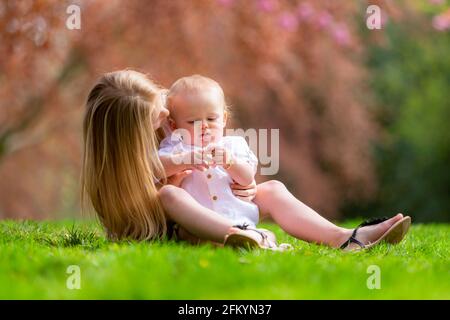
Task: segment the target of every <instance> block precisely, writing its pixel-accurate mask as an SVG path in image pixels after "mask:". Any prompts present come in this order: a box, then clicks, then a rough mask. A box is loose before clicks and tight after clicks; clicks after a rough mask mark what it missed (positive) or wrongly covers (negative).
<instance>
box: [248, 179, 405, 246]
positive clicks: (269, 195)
mask: <svg viewBox="0 0 450 320" xmlns="http://www.w3.org/2000/svg"><path fill="white" fill-rule="evenodd" d="M253 201H254V202H255V203H256V204H257V205H258V207H259V210H260V212H261V215H262V216H264V215H265V214H268V215H270V216H271V217H272V219H273V220H274V221H275V222H276V223H277V224H279V225H280V227H281V228H282V229H283V230H284V231H286V232H287V233H289V234H290V235H292V236H294V237H296V238H298V239H302V240H306V241H310V242H315V243H322V244H326V245H329V246H332V247H339V246H340V245H341V244H342V243H343V242H345V241H346V240H347V239H348V238H349V237H350V235H351V233H352V230H350V229H345V228H341V227H338V226H336V225H335V224H333V223H331V222H330V221H328V220H327V219H325V218H324V217H322V216H321V215H320V214H318V213H317V212H315V211H314V210H313V209H311V208H310V207H308V206H307V205H305V204H304V203H302V202H301V201H300V200H298V199H296V198H295V197H294V196H293V195H292V194H291V193H290V192H289V190H287V188H286V187H285V186H284V184H283V183H281V182H279V181H275V180H272V181H267V182H264V183H261V184H259V185H258V186H257V192H256V197H255V199H254V200H253ZM400 219H402V215H401V214H399V215H396V216H394V217H393V218H391V219H389V220H387V221H385V222H383V223H380V224H378V225H374V226H370V227H364V228H361V229H360V230H359V232H358V234H359V235H360V241H362V242H363V243H369V242H371V241H374V240H375V239H377V238H378V237H379V236H381V234H383V232H384V231H386V230H387V229H389V227H390V226H391V225H392V224H394V223H395V222H397V221H398V220H400Z"/></svg>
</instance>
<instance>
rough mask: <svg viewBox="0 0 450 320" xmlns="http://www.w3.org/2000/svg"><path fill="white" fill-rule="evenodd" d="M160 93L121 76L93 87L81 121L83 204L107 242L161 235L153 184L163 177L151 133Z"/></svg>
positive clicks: (162, 221) (143, 81)
mask: <svg viewBox="0 0 450 320" xmlns="http://www.w3.org/2000/svg"><path fill="white" fill-rule="evenodd" d="M161 101H162V100H161V88H160V87H159V86H157V85H156V84H155V83H153V82H152V81H151V80H150V79H148V78H147V77H146V76H145V75H144V74H142V73H139V72H136V71H132V70H122V71H116V72H111V73H106V74H104V75H103V76H102V77H101V78H100V79H99V80H98V81H97V83H96V84H95V85H94V87H93V88H92V90H91V92H90V93H89V96H88V99H87V102H86V114H85V116H84V128H83V129H84V130H83V131H84V158H83V168H82V181H81V185H82V203H83V204H84V203H85V201H86V200H87V199H89V200H90V202H91V203H92V205H93V207H94V209H95V211H96V212H97V214H98V217H99V218H100V220H101V222H102V224H103V226H104V227H105V229H106V232H107V235H108V238H110V239H124V238H131V239H134V240H150V239H156V238H160V237H162V236H164V235H165V234H166V230H167V226H166V216H165V213H164V210H163V207H162V204H161V202H160V200H159V198H158V190H157V187H156V185H155V181H157V180H158V179H159V178H161V177H163V176H164V169H163V167H162V164H161V162H160V161H159V158H158V140H157V137H156V134H155V129H156V128H154V127H153V120H152V119H155V117H157V115H158V113H159V109H158V108H157V106H158V104H161Z"/></svg>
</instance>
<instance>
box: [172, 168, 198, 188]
mask: <svg viewBox="0 0 450 320" xmlns="http://www.w3.org/2000/svg"><path fill="white" fill-rule="evenodd" d="M191 173H192V170H184V171H181V172H178V173H175V174H174V175H171V176H170V177H168V178H167V183H168V184H172V185H174V186H176V187H180V186H181V183H182V182H183V180H184V178H186V177H187V176H188V175H190V174H191Z"/></svg>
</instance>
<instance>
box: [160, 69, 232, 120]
mask: <svg viewBox="0 0 450 320" xmlns="http://www.w3.org/2000/svg"><path fill="white" fill-rule="evenodd" d="M206 90H211V91H213V92H214V93H216V94H217V95H218V96H219V99H220V101H221V103H222V107H223V111H224V112H227V113H229V109H230V107H229V106H228V105H227V104H226V102H225V94H224V93H223V89H222V87H221V86H220V85H219V83H217V81H214V80H213V79H211V78H208V77H205V76H202V75H199V74H194V75H191V76H187V77H182V78H180V79H178V80H177V81H175V82H174V84H172V86H171V87H170V89H169V91H168V93H167V108H168V109H169V111H172V110H173V108H174V98H175V97H176V96H178V95H181V94H185V93H201V92H204V91H206Z"/></svg>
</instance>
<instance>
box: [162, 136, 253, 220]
mask: <svg viewBox="0 0 450 320" xmlns="http://www.w3.org/2000/svg"><path fill="white" fill-rule="evenodd" d="M218 143H219V144H222V145H223V146H224V147H226V148H227V149H228V150H230V151H231V152H232V153H233V156H234V157H235V158H238V159H243V160H245V161H247V162H248V163H250V164H251V165H252V166H253V167H254V169H255V172H256V168H257V166H258V159H257V158H256V156H255V155H254V153H253V152H252V151H251V149H250V148H249V146H248V144H247V141H246V140H245V139H244V138H243V137H241V136H226V137H223V138H222V140H221V141H220V142H218ZM192 148H200V147H197V146H192V145H187V144H185V143H183V141H182V140H181V139H179V138H177V137H175V136H174V135H172V136H169V137H167V138H165V139H163V140H162V141H161V144H160V147H159V154H160V155H174V154H177V153H180V152H185V151H190V150H192ZM232 182H233V180H232V179H231V177H230V175H229V174H228V172H227V171H226V170H225V169H224V168H223V167H222V166H216V167H214V168H213V167H210V168H209V169H208V170H206V171H204V172H202V171H200V170H194V171H193V172H192V174H190V175H188V176H187V177H186V178H185V179H184V180H183V182H182V185H181V187H182V188H183V189H184V190H186V191H187V192H188V193H189V194H190V195H191V196H192V197H193V198H194V199H196V200H197V201H198V202H199V203H200V204H201V205H203V206H204V207H206V208H209V209H211V210H213V211H215V212H217V213H219V214H221V215H222V216H224V217H225V218H228V219H230V220H231V221H233V223H234V224H239V225H242V224H244V223H246V224H248V225H249V226H252V227H255V226H256V224H257V223H258V221H259V209H258V207H257V206H256V204H255V203H253V202H248V201H243V200H241V199H239V198H237V197H236V196H234V194H233V193H232V191H231V187H230V183H232Z"/></svg>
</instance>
